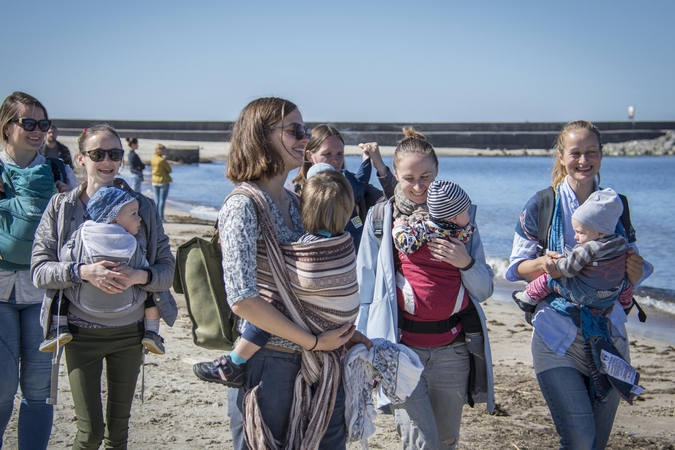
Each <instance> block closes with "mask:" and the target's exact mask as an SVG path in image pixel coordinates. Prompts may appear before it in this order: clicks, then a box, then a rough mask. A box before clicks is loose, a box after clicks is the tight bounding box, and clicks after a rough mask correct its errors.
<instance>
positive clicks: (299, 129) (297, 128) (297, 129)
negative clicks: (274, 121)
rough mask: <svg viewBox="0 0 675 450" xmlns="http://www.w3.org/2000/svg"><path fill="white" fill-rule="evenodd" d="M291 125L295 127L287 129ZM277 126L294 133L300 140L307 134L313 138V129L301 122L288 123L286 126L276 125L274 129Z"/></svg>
mask: <svg viewBox="0 0 675 450" xmlns="http://www.w3.org/2000/svg"><path fill="white" fill-rule="evenodd" d="M290 127H293V129H291V130H287V128H290ZM277 128H281V129H283V130H284V131H285V132H287V133H293V135H294V136H295V139H296V140H298V141H299V140H301V139H302V138H304V137H305V136H307V137H308V138H309V139H311V138H312V129H311V128H309V127H306V126H304V125H301V124H299V123H293V124H291V125H286V126H285V127H274V128H273V129H277Z"/></svg>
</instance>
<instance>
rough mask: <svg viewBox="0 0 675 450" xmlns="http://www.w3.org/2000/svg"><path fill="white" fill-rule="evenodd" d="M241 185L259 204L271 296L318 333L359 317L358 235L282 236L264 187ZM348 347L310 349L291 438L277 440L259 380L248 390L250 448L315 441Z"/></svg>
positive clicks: (262, 260)
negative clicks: (285, 239) (286, 240)
mask: <svg viewBox="0 0 675 450" xmlns="http://www.w3.org/2000/svg"><path fill="white" fill-rule="evenodd" d="M235 190H239V191H241V192H242V193H244V194H245V195H247V196H249V197H250V198H251V199H252V200H253V202H254V203H255V205H256V209H257V214H258V222H259V223H260V227H261V232H262V235H263V238H264V241H265V251H264V252H263V254H261V252H260V246H259V252H258V284H259V286H265V287H266V288H267V289H268V290H267V292H265V291H264V290H263V289H260V290H259V291H260V294H261V296H262V297H263V298H267V299H268V300H271V301H272V302H273V303H274V306H276V307H278V308H279V309H280V310H281V311H282V312H284V314H285V315H286V316H287V317H289V318H290V319H291V320H293V322H295V323H296V324H297V325H299V326H300V327H302V328H304V329H305V330H307V331H309V332H310V333H312V334H315V335H318V334H320V333H321V332H323V331H326V330H331V329H335V328H338V327H340V326H342V325H343V324H344V323H346V322H351V323H353V322H354V321H355V320H356V317H357V315H358V311H359V297H358V283H357V279H356V257H355V254H354V244H353V241H352V239H351V236H350V235H348V234H343V235H342V236H339V237H336V238H331V239H324V240H320V241H316V242H311V243H290V244H280V243H279V241H278V238H277V231H276V227H275V225H274V218H273V215H272V211H271V210H270V207H269V204H268V203H267V201H266V200H265V197H264V194H263V192H262V190H261V189H260V187H258V186H257V185H255V184H252V183H241V184H239V185H238V186H237V188H236V189H235ZM341 355H342V348H338V349H335V350H332V351H314V352H310V351H307V350H303V351H302V364H301V368H300V372H299V373H298V376H297V378H296V380H295V388H294V398H293V405H292V407H291V411H290V420H289V428H288V431H287V432H286V442H284V443H283V444H282V445H280V444H279V443H277V442H275V440H274V438H273V436H272V433H271V432H270V430H269V428H268V427H267V425H266V424H265V422H264V420H263V417H262V413H261V411H260V407H259V405H258V399H257V392H258V387H257V386H256V387H254V388H253V389H251V390H249V391H248V392H247V393H246V395H245V396H244V407H243V416H244V435H245V437H246V443H247V445H248V446H249V447H250V448H255V449H258V448H267V449H279V448H283V449H315V448H317V447H318V446H319V443H320V441H321V439H322V438H323V435H324V433H325V432H326V429H327V428H328V422H329V420H330V417H331V415H332V413H333V408H334V407H335V399H336V396H337V391H338V388H339V385H340V357H341Z"/></svg>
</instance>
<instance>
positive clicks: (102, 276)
mask: <svg viewBox="0 0 675 450" xmlns="http://www.w3.org/2000/svg"><path fill="white" fill-rule="evenodd" d="M119 265H120V263H116V262H112V261H99V262H97V263H94V264H83V265H81V266H80V278H82V280H83V281H88V282H89V283H91V284H93V285H94V286H96V287H97V288H99V289H100V290H102V291H103V292H105V293H107V294H119V293H120V292H122V291H124V290H125V289H126V288H127V286H126V282H127V281H128V278H127V276H126V275H125V274H124V273H120V272H117V271H115V270H114V269H116V268H117V267H119Z"/></svg>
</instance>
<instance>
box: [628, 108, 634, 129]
mask: <svg viewBox="0 0 675 450" xmlns="http://www.w3.org/2000/svg"><path fill="white" fill-rule="evenodd" d="M628 120H630V123H631V125H630V127H631V129H633V130H634V129H635V107H633V106H629V107H628Z"/></svg>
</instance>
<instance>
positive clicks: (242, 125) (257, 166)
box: [226, 97, 298, 183]
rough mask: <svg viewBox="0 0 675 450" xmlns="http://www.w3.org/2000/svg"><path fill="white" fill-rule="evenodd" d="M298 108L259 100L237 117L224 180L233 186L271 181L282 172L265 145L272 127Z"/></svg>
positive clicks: (279, 159)
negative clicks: (245, 182) (257, 181)
mask: <svg viewBox="0 0 675 450" xmlns="http://www.w3.org/2000/svg"><path fill="white" fill-rule="evenodd" d="M296 109H298V107H297V106H296V105H295V104H294V103H293V102H290V101H288V100H284V99H282V98H277V97H263V98H259V99H256V100H253V101H252V102H251V103H249V104H248V105H246V106H245V107H244V109H243V110H242V111H241V114H239V118H238V119H237V121H236V122H235V124H234V127H233V128H232V139H231V141H230V153H229V154H228V156H227V172H226V174H227V178H228V179H229V180H230V181H232V182H233V183H241V182H242V181H256V180H259V179H261V178H273V177H275V176H276V175H279V174H281V173H283V172H284V170H285V167H284V160H283V157H282V155H279V154H278V153H277V152H276V151H275V150H274V148H272V146H271V145H270V143H269V135H270V132H271V131H272V127H273V126H274V125H275V124H277V123H279V122H281V121H282V120H284V117H285V116H286V115H288V114H290V113H292V112H293V111H295V110H296Z"/></svg>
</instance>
